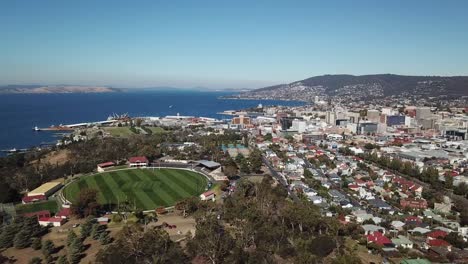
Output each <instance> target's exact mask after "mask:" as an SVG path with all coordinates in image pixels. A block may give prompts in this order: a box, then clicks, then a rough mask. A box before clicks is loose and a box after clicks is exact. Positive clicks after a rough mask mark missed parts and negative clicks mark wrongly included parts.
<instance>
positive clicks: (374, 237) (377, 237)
mask: <svg viewBox="0 0 468 264" xmlns="http://www.w3.org/2000/svg"><path fill="white" fill-rule="evenodd" d="M367 242H372V243H375V244H377V245H380V246H383V245H385V244H391V243H392V241H391V240H390V239H389V238H387V237H386V236H384V235H383V234H382V233H380V232H379V231H375V232H373V233H371V234H369V235H367Z"/></svg>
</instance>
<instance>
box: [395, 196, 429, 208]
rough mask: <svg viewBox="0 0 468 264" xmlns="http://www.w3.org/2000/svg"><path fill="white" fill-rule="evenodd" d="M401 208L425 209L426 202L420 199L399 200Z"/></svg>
mask: <svg viewBox="0 0 468 264" xmlns="http://www.w3.org/2000/svg"><path fill="white" fill-rule="evenodd" d="M400 206H401V207H402V208H411V209H427V201H426V200H424V199H422V198H406V199H401V200H400Z"/></svg>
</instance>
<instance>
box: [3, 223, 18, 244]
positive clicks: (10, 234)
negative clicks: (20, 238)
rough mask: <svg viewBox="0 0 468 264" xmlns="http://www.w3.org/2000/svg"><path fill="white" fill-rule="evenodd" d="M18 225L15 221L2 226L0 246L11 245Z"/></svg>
mask: <svg viewBox="0 0 468 264" xmlns="http://www.w3.org/2000/svg"><path fill="white" fill-rule="evenodd" d="M18 229H19V227H18V226H17V224H15V223H11V224H9V225H6V226H4V227H3V231H2V234H1V235H0V248H9V247H11V246H13V239H14V238H15V235H16V233H17V232H18Z"/></svg>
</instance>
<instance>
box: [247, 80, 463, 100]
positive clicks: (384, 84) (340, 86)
mask: <svg viewBox="0 0 468 264" xmlns="http://www.w3.org/2000/svg"><path fill="white" fill-rule="evenodd" d="M359 94H363V95H368V96H373V97H383V96H392V95H396V96H399V95H401V96H404V95H405V94H411V95H425V96H429V97H430V96H439V95H447V96H468V76H454V77H441V76H404V75H395V74H375V75H360V76H356V75H344V74H343V75H322V76H316V77H312V78H308V79H304V80H301V81H296V82H292V83H289V84H280V85H275V86H269V87H265V88H261V89H256V90H252V91H249V92H245V93H241V94H239V95H238V97H239V98H275V99H294V100H298V99H307V98H312V97H314V96H347V95H359Z"/></svg>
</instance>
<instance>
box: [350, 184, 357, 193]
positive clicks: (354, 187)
mask: <svg viewBox="0 0 468 264" xmlns="http://www.w3.org/2000/svg"><path fill="white" fill-rule="evenodd" d="M348 189H350V190H353V191H358V190H359V186H357V185H356V184H349V185H348Z"/></svg>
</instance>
